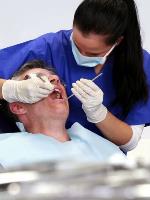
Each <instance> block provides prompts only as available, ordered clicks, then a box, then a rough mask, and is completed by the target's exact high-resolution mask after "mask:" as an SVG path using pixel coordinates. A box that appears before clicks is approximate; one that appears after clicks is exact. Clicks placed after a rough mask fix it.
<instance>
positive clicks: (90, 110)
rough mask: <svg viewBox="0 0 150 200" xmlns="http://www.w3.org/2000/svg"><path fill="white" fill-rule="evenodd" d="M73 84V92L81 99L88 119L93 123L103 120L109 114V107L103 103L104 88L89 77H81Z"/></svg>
mask: <svg viewBox="0 0 150 200" xmlns="http://www.w3.org/2000/svg"><path fill="white" fill-rule="evenodd" d="M72 86H73V88H72V89H71V90H72V93H73V94H74V95H75V96H76V97H77V98H78V99H79V100H80V101H81V103H82V108H83V110H84V112H85V114H86V116H87V120H88V121H89V122H92V123H98V122H101V121H103V120H104V119H105V117H106V115H107V108H106V107H105V106H104V105H103V104H102V102H103V92H102V90H101V89H100V88H99V87H98V86H97V85H96V84H95V83H94V82H92V81H91V80H87V79H80V81H77V82H76V83H73V84H72Z"/></svg>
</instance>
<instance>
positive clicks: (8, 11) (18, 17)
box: [0, 0, 82, 48]
mask: <svg viewBox="0 0 150 200" xmlns="http://www.w3.org/2000/svg"><path fill="white" fill-rule="evenodd" d="M81 1H82V0H12V1H11V0H0V48H3V47H6V46H10V45H13V44H16V43H19V42H21V41H25V40H29V39H32V38H35V37H38V36H39V35H42V34H44V33H48V32H52V31H54V32H55V31H57V30H60V29H70V28H71V27H72V20H73V14H74V11H75V9H76V7H77V6H78V5H79V3H80V2H81Z"/></svg>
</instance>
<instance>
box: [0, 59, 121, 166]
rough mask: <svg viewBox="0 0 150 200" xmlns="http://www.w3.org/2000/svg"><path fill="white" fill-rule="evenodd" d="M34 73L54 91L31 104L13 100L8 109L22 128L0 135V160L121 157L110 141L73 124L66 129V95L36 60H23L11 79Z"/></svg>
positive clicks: (12, 163)
mask: <svg viewBox="0 0 150 200" xmlns="http://www.w3.org/2000/svg"><path fill="white" fill-rule="evenodd" d="M35 74H37V75H38V76H39V77H41V81H49V82H50V83H51V84H52V85H53V87H54V90H53V92H52V93H51V94H49V96H48V97H46V98H44V99H42V100H41V101H39V102H37V103H34V104H26V103H20V102H14V103H10V104H9V108H10V111H11V112H12V113H13V114H14V115H15V116H16V117H17V118H18V120H19V121H20V122H22V123H23V125H24V128H25V131H24V132H18V133H7V134H1V135H0V163H1V164H2V165H3V167H14V166H18V165H23V164H31V163H35V162H41V161H50V160H54V161H57V160H59V161H60V160H69V161H78V162H86V161H87V162H92V161H93V162H95V161H109V160H111V159H113V158H114V157H117V158H119V159H123V160H125V156H124V154H123V153H122V152H121V151H120V150H119V148H118V147H117V146H116V145H114V144H112V143H111V142H109V141H107V140H106V139H103V138H102V137H100V136H98V135H96V134H94V133H92V132H91V131H89V130H87V129H85V128H84V127H82V126H81V125H80V124H78V123H75V124H74V125H73V126H72V127H71V128H70V129H68V130H66V128H65V123H66V120H67V117H68V113H69V106H68V100H67V95H66V91H65V88H64V86H63V85H62V84H61V82H60V80H59V77H58V76H57V75H56V74H54V72H53V71H52V70H51V69H50V68H48V67H46V66H45V65H44V63H42V62H40V61H37V60H35V61H32V62H28V63H26V64H25V65H24V66H23V67H22V68H21V69H20V70H19V71H18V72H17V73H16V74H15V75H14V76H13V79H16V80H23V79H27V78H32V77H33V76H35Z"/></svg>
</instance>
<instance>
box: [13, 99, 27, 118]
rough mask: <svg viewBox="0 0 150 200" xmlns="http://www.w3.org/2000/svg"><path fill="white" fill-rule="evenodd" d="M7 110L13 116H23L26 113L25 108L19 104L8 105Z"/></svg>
mask: <svg viewBox="0 0 150 200" xmlns="http://www.w3.org/2000/svg"><path fill="white" fill-rule="evenodd" d="M9 108H10V111H11V112H12V113H13V114H15V115H23V114H25V113H26V109H25V106H24V105H23V104H22V103H19V102H14V103H9Z"/></svg>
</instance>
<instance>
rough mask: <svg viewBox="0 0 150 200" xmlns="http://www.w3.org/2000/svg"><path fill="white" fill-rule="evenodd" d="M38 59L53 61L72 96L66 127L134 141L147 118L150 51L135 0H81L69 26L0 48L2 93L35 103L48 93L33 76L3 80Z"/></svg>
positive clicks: (124, 144) (122, 142)
mask: <svg viewBox="0 0 150 200" xmlns="http://www.w3.org/2000/svg"><path fill="white" fill-rule="evenodd" d="M37 58H38V59H42V60H44V61H45V62H46V63H47V64H49V65H52V66H54V67H55V68H56V70H57V73H58V75H59V76H60V77H61V78H62V79H63V80H64V82H65V83H66V86H67V88H66V89H67V93H68V96H70V95H71V94H72V92H73V94H74V95H75V96H73V97H72V98H70V99H69V102H70V116H69V120H68V124H67V126H68V127H70V126H71V125H72V124H73V123H74V122H76V121H78V122H79V123H80V124H82V125H83V126H84V127H85V128H87V129H89V130H91V131H93V132H95V133H97V134H99V135H103V136H104V137H106V138H107V139H108V140H110V141H112V142H113V143H115V144H117V145H118V146H120V148H121V149H122V150H124V151H125V152H126V151H128V150H131V149H133V148H134V147H135V146H136V145H137V143H138V141H139V139H140V137H141V134H142V131H143V127H144V125H145V124H146V123H149V122H150V97H149V88H150V67H149V66H150V55H149V54H148V53H147V52H146V51H144V50H142V47H141V36H140V29H139V23H138V18H137V12H136V5H135V2H134V0H84V1H83V2H82V3H81V4H80V5H79V7H78V8H77V10H76V12H75V15H74V21H73V30H68V31H64V30H63V31H59V32H57V33H48V34H45V35H43V36H41V37H39V38H37V39H34V40H31V41H28V42H24V43H22V44H18V45H15V46H12V47H9V48H5V49H2V50H1V51H0V77H1V78H3V79H1V84H0V85H1V88H2V92H1V98H4V99H6V100H7V101H8V102H13V101H22V102H26V103H34V102H36V101H38V100H40V99H41V98H43V97H44V96H46V95H48V94H49V93H50V92H52V89H51V88H50V87H49V85H48V84H44V83H42V82H41V80H39V79H38V78H37V77H35V78H34V79H29V80H23V81H13V80H7V81H6V80H5V79H9V78H10V77H11V75H12V74H13V73H14V72H15V71H16V70H17V69H18V68H19V67H20V66H21V65H22V64H23V63H25V62H27V61H28V60H33V59H37ZM99 73H101V76H100V77H99V78H98V79H96V80H95V81H94V82H92V81H90V80H92V79H93V78H94V77H95V76H97V75H98V74H99ZM72 83H74V84H73V88H72ZM31 88H32V91H31ZM71 88H72V90H71ZM76 97H77V98H76Z"/></svg>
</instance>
